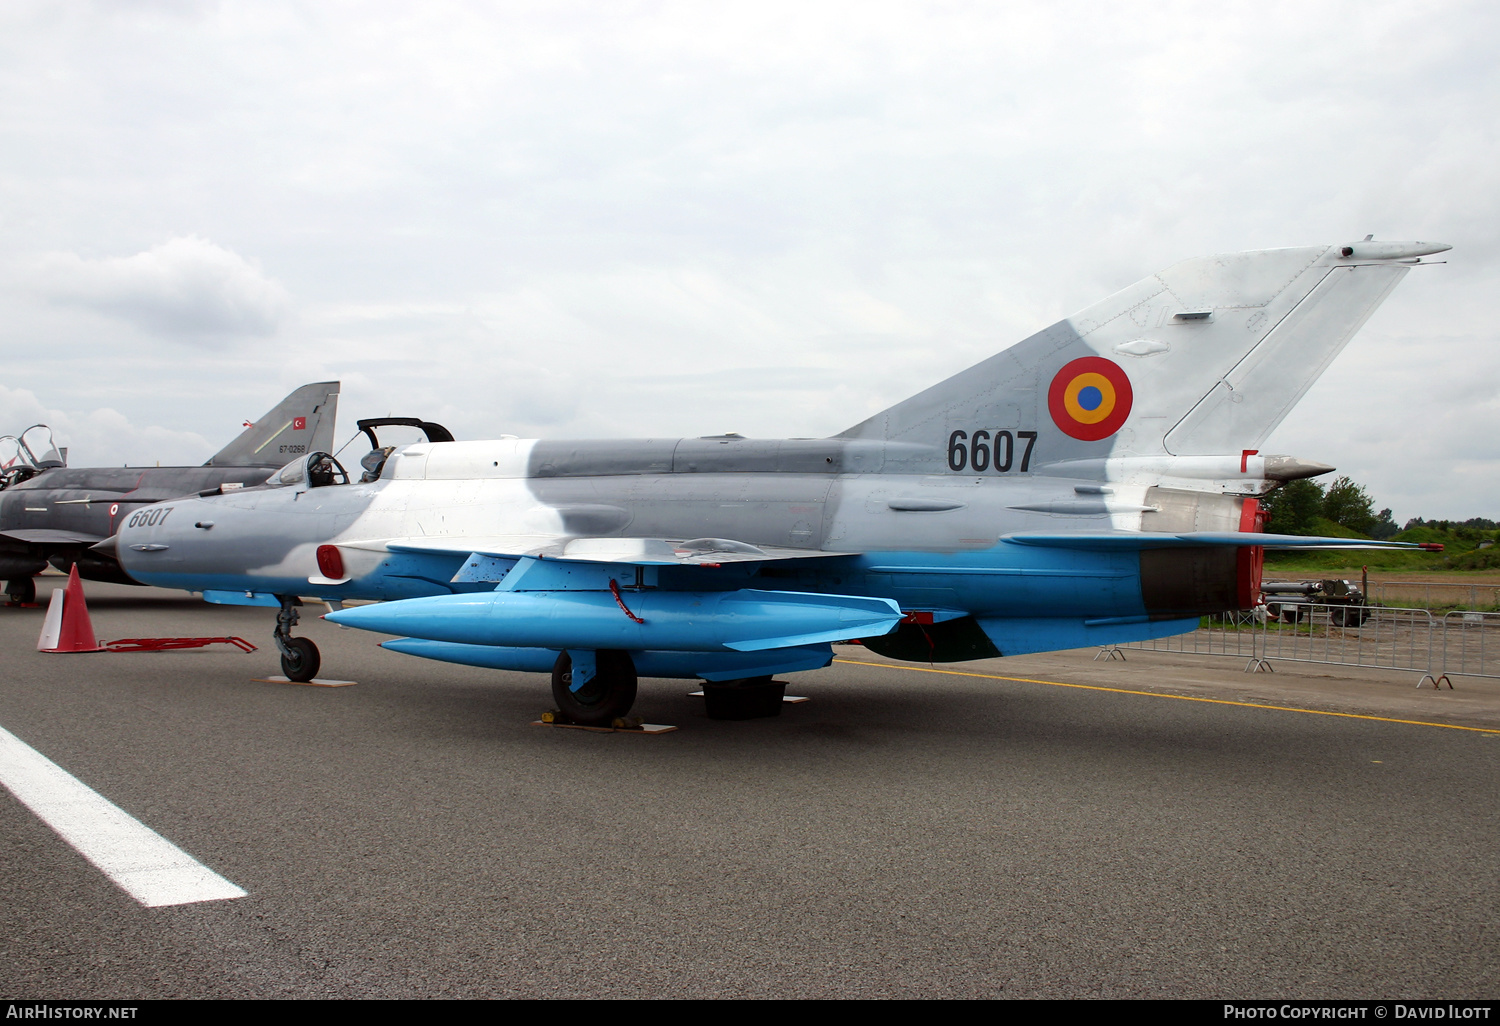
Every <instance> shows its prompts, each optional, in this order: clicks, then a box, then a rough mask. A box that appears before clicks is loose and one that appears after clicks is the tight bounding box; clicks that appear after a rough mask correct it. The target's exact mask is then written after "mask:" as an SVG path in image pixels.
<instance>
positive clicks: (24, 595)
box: [5, 577, 36, 606]
mask: <svg viewBox="0 0 1500 1026" xmlns="http://www.w3.org/2000/svg"><path fill="white" fill-rule="evenodd" d="M5 599H6V602H8V603H9V604H10V605H13V606H29V605H33V604H34V603H35V602H36V582H35V581H33V580H32V579H31V578H30V577H14V578H12V579H10V580H8V581H6V582H5Z"/></svg>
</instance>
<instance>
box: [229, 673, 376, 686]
mask: <svg viewBox="0 0 1500 1026" xmlns="http://www.w3.org/2000/svg"><path fill="white" fill-rule="evenodd" d="M250 681H251V683H252V684H302V685H305V686H307V687H310V688H347V687H353V686H354V685H355V684H358V683H359V681H357V680H325V679H323V678H322V677H314V678H313V679H312V680H288V679H287V678H286V677H282V676H279V675H278V676H275V677H251V678H250Z"/></svg>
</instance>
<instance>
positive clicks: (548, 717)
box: [531, 709, 677, 734]
mask: <svg viewBox="0 0 1500 1026" xmlns="http://www.w3.org/2000/svg"><path fill="white" fill-rule="evenodd" d="M531 725H532V726H533V727H567V728H568V729H569V730H591V731H593V732H594V733H596V734H670V733H672V731H674V730H676V729H677V728H676V727H674V726H672V725H671V724H669V723H642V722H641V720H640V718H639V717H637V716H631V717H629V718H623V717H622V718H619V719H616V720H615V722H614V723H613V724H612V725H611V726H608V727H595V726H593V725H591V724H587V723H570V722H569V721H567V720H565V719H563V715H562V713H560V712H558V711H557V710H556V709H550V710H548V711H547V712H544V713H542V718H541V719H539V720H532V721H531Z"/></svg>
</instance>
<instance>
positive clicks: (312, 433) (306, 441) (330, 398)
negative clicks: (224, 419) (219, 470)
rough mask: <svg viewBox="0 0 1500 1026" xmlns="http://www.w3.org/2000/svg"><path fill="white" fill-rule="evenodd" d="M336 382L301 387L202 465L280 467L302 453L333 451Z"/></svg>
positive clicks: (336, 407) (337, 394)
mask: <svg viewBox="0 0 1500 1026" xmlns="http://www.w3.org/2000/svg"><path fill="white" fill-rule="evenodd" d="M338 405H339V383H338V382H337V381H318V382H314V383H312V384H309V385H303V386H302V387H301V388H299V389H297V390H296V391H294V392H293V393H292V394H291V395H289V396H287V397H286V398H285V399H283V400H281V402H279V403H277V404H276V406H274V407H273V408H272V409H271V410H270V411H269V412H268V413H266V414H264V415H263V416H261V418H260V419H259V420H257V421H256V422H255V423H254V424H248V425H246V427H245V431H244V433H243V434H241V435H240V436H239V437H238V438H236V439H235V440H234V441H232V442H230V443H229V444H228V445H226V446H224V448H222V449H220V450H219V451H218V452H216V453H214V455H213V458H212V459H210V460H209V461H208V462H207V463H206V464H204V466H209V467H280V466H284V465H285V464H287V463H288V462H290V461H291V460H292V459H293V458H295V457H297V456H300V455H302V454H304V453H309V452H317V451H319V450H322V451H325V452H332V451H333V443H334V436H333V430H334V423H333V422H334V417H335V416H336V415H337V413H338Z"/></svg>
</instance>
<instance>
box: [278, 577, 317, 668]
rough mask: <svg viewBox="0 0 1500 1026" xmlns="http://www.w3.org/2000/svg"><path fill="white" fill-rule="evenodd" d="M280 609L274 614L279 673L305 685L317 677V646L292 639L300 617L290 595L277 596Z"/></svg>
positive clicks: (295, 601)
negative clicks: (279, 657) (279, 654)
mask: <svg viewBox="0 0 1500 1026" xmlns="http://www.w3.org/2000/svg"><path fill="white" fill-rule="evenodd" d="M277 597H278V598H280V599H281V609H280V610H278V611H277V613H276V633H275V635H274V637H275V638H276V647H277V648H278V649H280V650H281V672H282V673H284V674H286V679H287V680H294V681H296V682H297V683H299V684H306V683H307V682H308V681H310V680H312V679H313V678H314V677H316V676H317V675H318V667H319V666H321V665H322V662H323V660H322V657H321V656H320V655H318V646H317V645H314V644H313V643H312V641H311V640H310V639H308V638H294V637H292V628H293V627H295V626H297V621H298V620H300V619H301V616H300V615H299V614H298V613H297V600H296V599H295V598H293V597H291V596H290V595H279V596H277Z"/></svg>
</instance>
